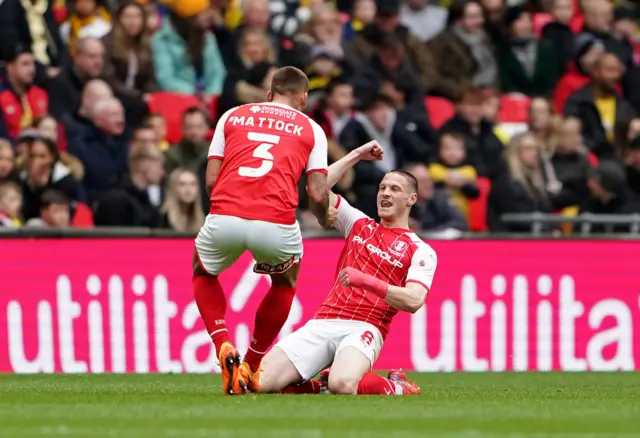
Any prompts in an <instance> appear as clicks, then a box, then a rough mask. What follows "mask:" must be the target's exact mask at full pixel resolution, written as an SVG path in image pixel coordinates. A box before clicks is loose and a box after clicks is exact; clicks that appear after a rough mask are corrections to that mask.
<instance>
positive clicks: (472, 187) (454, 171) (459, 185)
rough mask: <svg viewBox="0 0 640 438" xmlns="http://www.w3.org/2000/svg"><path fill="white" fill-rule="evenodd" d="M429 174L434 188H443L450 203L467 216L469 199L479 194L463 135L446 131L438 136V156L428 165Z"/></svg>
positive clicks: (475, 173)
mask: <svg viewBox="0 0 640 438" xmlns="http://www.w3.org/2000/svg"><path fill="white" fill-rule="evenodd" d="M429 175H430V177H431V181H433V183H434V184H435V186H436V188H439V189H445V190H446V193H447V196H448V197H449V199H450V200H451V202H452V204H453V205H454V206H455V207H456V208H457V209H458V210H459V211H460V212H461V213H462V214H463V215H464V216H465V217H467V215H468V213H469V199H476V198H477V197H478V196H480V190H479V189H478V186H477V185H476V179H477V177H478V174H477V172H476V170H475V169H474V168H473V166H471V165H469V163H468V161H467V154H466V150H465V148H464V137H463V136H461V135H460V134H456V133H448V132H445V133H443V134H442V136H440V145H439V149H438V158H437V160H436V161H435V162H433V163H431V165H430V166H429Z"/></svg>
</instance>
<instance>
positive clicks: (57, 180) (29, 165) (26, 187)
mask: <svg viewBox="0 0 640 438" xmlns="http://www.w3.org/2000/svg"><path fill="white" fill-rule="evenodd" d="M25 145H26V154H27V161H26V163H25V166H24V170H23V171H22V172H21V174H20V177H21V180H22V197H23V204H22V218H23V219H24V220H29V219H31V218H33V217H38V216H39V214H40V209H41V207H42V195H43V193H44V192H45V191H46V190H48V189H56V190H59V191H61V192H62V193H64V194H65V195H66V196H67V197H68V198H69V199H72V200H78V197H79V195H80V187H79V184H78V182H77V181H76V180H75V179H74V177H73V174H72V172H71V169H69V167H67V166H65V165H64V164H62V162H61V161H60V154H59V152H58V149H57V148H56V144H55V143H54V142H53V141H51V140H50V139H48V138H44V137H31V138H26V139H25Z"/></svg>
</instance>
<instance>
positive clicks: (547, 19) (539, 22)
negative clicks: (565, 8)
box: [533, 13, 555, 38]
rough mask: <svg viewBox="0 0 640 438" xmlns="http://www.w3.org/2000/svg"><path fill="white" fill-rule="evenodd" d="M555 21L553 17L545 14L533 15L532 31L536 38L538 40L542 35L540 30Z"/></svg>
mask: <svg viewBox="0 0 640 438" xmlns="http://www.w3.org/2000/svg"><path fill="white" fill-rule="evenodd" d="M552 21H555V19H554V18H553V15H551V14H546V13H538V14H533V30H534V32H535V33H536V36H537V37H538V38H540V36H541V35H542V28H543V27H545V26H546V25H547V24H548V23H551V22H552Z"/></svg>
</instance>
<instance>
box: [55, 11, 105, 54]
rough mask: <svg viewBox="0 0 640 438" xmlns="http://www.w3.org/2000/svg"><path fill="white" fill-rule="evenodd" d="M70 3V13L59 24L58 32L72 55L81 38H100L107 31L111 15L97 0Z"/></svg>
mask: <svg viewBox="0 0 640 438" xmlns="http://www.w3.org/2000/svg"><path fill="white" fill-rule="evenodd" d="M71 4H72V6H71V13H70V14H69V18H68V19H67V21H65V22H64V23H62V26H60V34H61V35H62V39H63V41H64V42H65V43H66V44H67V46H68V47H69V53H70V54H71V56H72V57H73V56H74V55H75V50H76V46H77V44H78V41H79V40H80V39H81V38H89V37H90V38H98V39H100V38H102V37H103V36H105V35H106V34H108V33H109V31H110V30H111V15H110V14H109V12H108V11H107V8H105V7H104V6H103V5H101V4H100V2H99V0H72V1H71Z"/></svg>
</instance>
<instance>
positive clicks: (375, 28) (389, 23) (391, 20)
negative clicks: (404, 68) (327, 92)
mask: <svg viewBox="0 0 640 438" xmlns="http://www.w3.org/2000/svg"><path fill="white" fill-rule="evenodd" d="M399 13H400V4H399V2H397V1H395V0H378V1H377V11H376V16H375V20H374V22H373V23H372V24H370V25H368V26H367V27H365V28H364V29H363V30H362V31H360V32H358V34H357V35H356V36H355V37H354V38H353V39H352V40H351V41H350V42H349V43H348V44H347V46H346V47H345V59H346V62H347V63H348V67H349V71H351V72H356V71H358V70H359V69H360V66H361V65H364V64H366V63H367V62H368V60H369V59H370V58H371V56H372V55H373V54H374V53H376V52H377V51H378V49H379V47H380V43H381V42H382V40H383V38H384V37H385V35H389V34H394V35H395V36H396V37H397V38H398V40H399V41H400V42H401V43H402V44H403V45H404V54H403V57H404V55H406V58H407V59H408V60H409V63H410V65H411V67H412V69H413V70H415V72H416V73H417V75H418V77H419V78H420V82H419V83H420V85H421V88H422V90H421V94H423V93H425V92H431V91H432V89H433V87H434V86H435V84H436V80H437V72H436V63H435V60H434V58H433V56H432V55H431V52H430V51H429V49H427V47H425V45H424V44H423V43H422V41H420V40H419V39H418V38H417V37H415V36H413V35H411V33H410V32H409V29H407V28H406V27H404V26H402V25H400V18H399V15H398V14H399Z"/></svg>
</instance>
